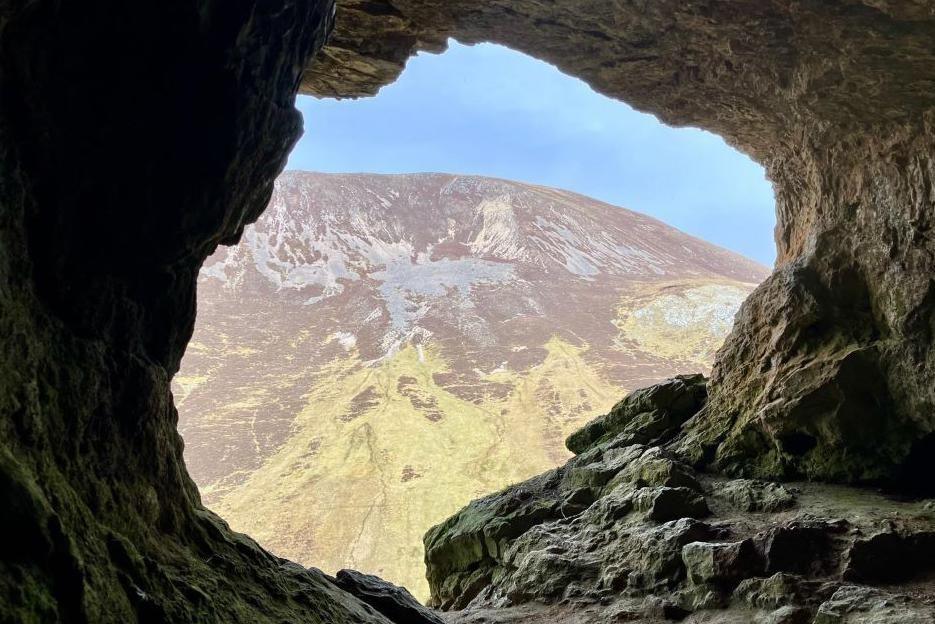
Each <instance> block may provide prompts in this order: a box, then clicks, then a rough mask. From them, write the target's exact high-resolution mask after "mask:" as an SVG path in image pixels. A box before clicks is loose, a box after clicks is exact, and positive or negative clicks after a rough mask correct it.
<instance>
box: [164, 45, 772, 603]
mask: <svg viewBox="0 0 935 624" xmlns="http://www.w3.org/2000/svg"><path fill="white" fill-rule="evenodd" d="M299 106H300V108H301V109H302V111H303V112H304V114H305V116H306V134H305V137H304V139H303V141H302V142H301V143H300V144H299V145H298V146H297V148H296V149H295V151H294V152H293V155H292V159H291V162H290V171H287V172H286V173H285V174H283V176H282V177H281V178H280V180H279V182H278V183H277V189H276V193H275V194H274V197H273V201H272V203H271V205H270V207H269V208H268V209H267V211H266V213H265V214H264V215H263V216H262V217H261V218H260V220H259V222H258V223H257V224H255V225H251V226H249V227H248V228H247V229H246V231H245V234H244V236H243V238H242V240H241V242H240V243H239V244H238V245H237V246H234V247H231V248H222V249H220V250H219V251H218V252H217V253H216V254H215V255H214V256H213V257H212V258H210V259H209V260H208V261H207V262H206V264H205V266H204V268H203V270H202V274H201V277H200V280H199V314H198V321H197V327H196V330H195V334H194V337H193V339H192V341H191V343H190V344H189V346H188V351H187V354H186V357H185V360H184V362H183V366H182V370H181V372H180V373H179V374H178V376H177V377H176V379H175V396H176V402H177V404H178V408H179V413H180V430H181V432H182V434H183V436H184V438H185V441H186V462H187V465H188V468H189V470H190V472H191V474H192V476H193V477H194V478H195V480H196V481H197V482H198V484H199V486H200V488H201V491H202V494H203V496H204V499H205V502H206V504H207V505H208V506H209V507H211V508H213V509H214V510H215V511H217V512H219V513H220V514H221V515H222V516H224V517H225V518H226V519H227V520H228V521H230V522H231V524H232V526H233V527H234V528H235V529H238V530H242V531H245V532H247V533H249V534H250V535H252V536H253V537H255V538H257V539H258V540H259V541H260V542H261V543H262V544H263V545H264V546H265V547H267V548H269V549H270V550H272V551H273V552H275V553H277V554H279V555H281V556H284V557H287V558H289V559H292V560H294V561H298V562H300V563H303V564H306V565H315V566H317V567H321V568H323V569H325V570H326V571H328V572H334V571H335V570H337V569H338V568H341V567H352V568H356V569H360V570H362V571H365V572H372V573H375V574H379V575H380V576H381V577H384V578H386V579H387V580H390V581H393V582H395V583H398V584H402V585H405V586H407V587H409V588H410V589H411V590H412V591H413V592H414V593H415V594H416V595H417V596H419V597H421V598H425V597H426V592H427V587H426V584H425V581H424V578H423V576H424V571H423V569H422V566H421V562H422V546H421V536H422V534H423V533H424V531H425V530H426V529H427V528H428V527H429V526H431V525H432V524H434V523H436V522H438V521H441V520H443V519H444V518H446V517H448V516H449V515H451V514H452V513H453V512H455V511H456V510H457V509H459V508H460V507H462V506H463V505H464V504H466V503H467V502H468V501H469V500H471V499H472V498H476V497H478V496H480V495H483V494H486V493H488V492H491V491H494V490H497V489H499V488H501V487H503V486H505V485H507V484H510V483H513V482H516V481H520V480H522V479H525V478H528V477H530V476H532V475H535V474H538V473H540V472H543V471H544V470H547V469H549V468H551V467H553V466H556V465H558V464H560V463H562V462H563V461H564V460H565V459H566V457H567V452H566V451H565V449H564V447H563V444H562V443H563V440H564V438H565V437H566V436H567V435H568V434H569V433H571V432H572V431H574V430H575V429H577V428H578V427H580V426H581V425H582V424H583V423H584V422H586V421H587V420H589V419H590V418H592V417H594V416H596V415H598V414H600V413H603V412H605V411H606V410H607V409H608V408H609V407H610V406H611V405H612V404H613V403H614V402H615V401H616V400H618V399H619V398H620V397H621V396H622V395H623V394H624V393H625V392H626V391H627V390H631V389H634V388H637V387H641V386H645V385H648V384H651V383H653V382H655V381H658V380H660V379H663V378H666V377H668V376H671V375H673V374H677V373H685V372H697V371H699V370H706V369H707V368H708V367H709V366H710V364H711V361H712V358H713V354H714V351H715V349H716V348H717V347H718V346H719V344H720V342H721V341H722V340H723V338H724V336H725V334H726V332H727V331H728V330H729V328H730V325H731V321H732V318H733V314H734V312H735V311H736V309H737V307H738V306H739V305H740V303H741V301H742V300H743V298H744V297H745V296H746V295H747V294H748V293H749V292H750V291H751V290H752V289H753V288H754V286H755V284H756V283H757V282H758V281H759V280H761V279H763V278H765V277H766V275H767V273H768V269H767V268H766V266H767V265H769V264H771V263H772V261H773V258H774V246H773V241H772V234H771V232H772V226H773V218H774V207H773V196H772V190H771V188H770V186H769V184H768V183H767V182H766V180H765V177H764V174H763V171H762V169H761V168H760V167H759V166H758V165H756V164H754V163H753V162H752V161H751V160H749V159H748V158H747V157H746V156H743V155H742V154H740V153H738V152H736V151H734V150H732V149H731V148H730V147H728V146H727V145H726V144H725V143H724V142H723V140H721V139H720V138H718V137H716V136H714V135H712V134H709V133H706V132H703V131H700V130H694V129H673V128H670V127H667V126H664V125H662V124H661V123H659V122H658V121H656V120H655V118H653V117H651V116H649V115H644V114H640V113H638V112H636V111H634V110H632V109H630V108H629V107H627V106H626V105H624V104H622V103H620V102H618V101H615V100H611V99H609V98H606V97H603V96H600V95H598V94H596V93H595V92H594V91H592V90H591V89H590V88H589V87H587V86H586V85H585V84H584V83H582V82H580V81H578V80H576V79H573V78H570V77H568V76H566V75H564V74H561V73H560V72H559V71H558V70H556V69H555V68H554V67H552V66H550V65H548V64H546V63H543V62H540V61H536V60H533V59H531V58H529V57H526V56H524V55H522V54H519V53H517V52H513V51H510V50H508V49H506V48H503V47H500V46H496V45H489V44H483V45H478V46H473V47H467V46H462V45H459V44H456V43H453V44H452V45H451V48H450V50H449V51H448V52H447V53H446V54H444V55H441V56H426V55H423V56H418V57H415V58H414V59H413V60H412V61H411V63H410V66H409V68H408V69H407V71H406V72H405V73H404V74H403V76H402V78H401V79H400V80H399V81H398V82H397V83H395V84H393V85H391V86H388V87H386V88H385V89H384V91H382V92H381V94H380V95H379V96H378V97H376V98H372V99H367V100H358V101H338V100H315V99H312V98H300V102H299ZM360 172H364V173H360ZM433 172H441V173H433ZM621 206H626V208H622V207H621ZM741 254H746V256H748V257H749V258H746V257H743V255H741ZM751 258H752V259H751Z"/></svg>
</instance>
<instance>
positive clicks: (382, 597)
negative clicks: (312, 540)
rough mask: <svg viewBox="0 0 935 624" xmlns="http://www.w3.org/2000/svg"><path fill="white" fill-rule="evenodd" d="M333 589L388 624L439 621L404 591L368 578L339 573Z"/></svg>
mask: <svg viewBox="0 0 935 624" xmlns="http://www.w3.org/2000/svg"><path fill="white" fill-rule="evenodd" d="M334 583H335V585H337V586H338V587H340V588H341V589H343V590H344V591H346V592H347V593H349V594H351V595H352V596H356V597H357V598H359V599H360V600H362V601H363V602H365V603H367V604H368V605H370V606H371V607H373V608H374V609H376V610H377V611H379V612H380V613H381V614H383V615H385V616H386V617H387V618H389V619H390V621H392V622H399V623H400V624H402V623H405V624H442V622H443V621H442V619H441V618H439V617H438V616H437V615H435V613H433V612H432V611H430V610H429V609H426V608H425V607H423V606H422V605H421V604H419V601H418V600H416V599H415V598H414V597H413V596H412V594H410V593H409V592H408V591H407V590H406V588H405V587H397V586H396V585H393V584H392V583H387V582H386V581H384V580H383V579H380V578H378V577H376V576H373V575H370V574H361V573H360V572H355V571H354V570H341V571H339V572H338V574H337V577H336V578H335V580H334Z"/></svg>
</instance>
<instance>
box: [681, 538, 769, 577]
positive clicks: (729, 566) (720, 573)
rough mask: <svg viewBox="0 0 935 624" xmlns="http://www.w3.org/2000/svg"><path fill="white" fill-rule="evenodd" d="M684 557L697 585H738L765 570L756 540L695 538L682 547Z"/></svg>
mask: <svg viewBox="0 0 935 624" xmlns="http://www.w3.org/2000/svg"><path fill="white" fill-rule="evenodd" d="M682 561H683V562H684V563H685V569H686V570H687V571H688V581H689V582H690V583H692V584H693V585H705V584H713V585H721V586H730V585H736V584H737V583H739V582H740V581H741V580H743V579H745V578H750V577H752V576H756V575H757V574H759V573H760V571H761V570H762V567H763V565H762V562H761V561H760V558H759V553H757V551H756V548H755V547H754V545H753V542H752V541H751V540H749V539H747V540H743V541H740V542H726V543H725V542H692V543H690V544H686V545H685V547H684V548H682Z"/></svg>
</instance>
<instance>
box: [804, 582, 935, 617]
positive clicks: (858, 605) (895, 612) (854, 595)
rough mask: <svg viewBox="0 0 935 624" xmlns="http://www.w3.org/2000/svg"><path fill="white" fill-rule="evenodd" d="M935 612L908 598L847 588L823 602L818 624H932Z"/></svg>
mask: <svg viewBox="0 0 935 624" xmlns="http://www.w3.org/2000/svg"><path fill="white" fill-rule="evenodd" d="M933 620H935V609H933V608H932V607H925V606H920V605H914V604H912V603H911V601H910V600H909V599H908V598H906V597H905V596H899V595H893V594H890V593H888V592H885V591H881V590H878V589H873V588H870V587H861V586H858V585H845V586H843V587H841V588H840V589H839V590H838V591H836V592H835V593H834V595H833V596H831V598H829V599H828V600H827V601H826V602H824V603H822V604H821V606H820V607H819V608H818V613H817V614H816V615H815V620H814V624H930V623H931V622H932V621H933Z"/></svg>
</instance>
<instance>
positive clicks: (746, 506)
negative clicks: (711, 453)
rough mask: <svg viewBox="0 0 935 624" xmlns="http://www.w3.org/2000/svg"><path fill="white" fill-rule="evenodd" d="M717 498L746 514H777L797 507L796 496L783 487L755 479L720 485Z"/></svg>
mask: <svg viewBox="0 0 935 624" xmlns="http://www.w3.org/2000/svg"><path fill="white" fill-rule="evenodd" d="M715 496H717V497H719V498H722V499H724V500H725V501H727V502H728V504H730V505H731V506H733V507H735V508H737V509H739V510H740V511H746V512H775V511H781V510H783V509H788V508H790V507H792V506H793V505H795V495H794V494H793V493H792V492H790V491H789V490H787V489H786V488H784V487H783V486H782V485H780V484H778V483H771V482H767V481H758V480H755V479H734V480H733V481H728V482H726V483H723V484H718V485H717V487H716V490H715Z"/></svg>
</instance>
